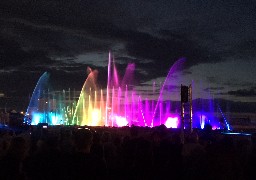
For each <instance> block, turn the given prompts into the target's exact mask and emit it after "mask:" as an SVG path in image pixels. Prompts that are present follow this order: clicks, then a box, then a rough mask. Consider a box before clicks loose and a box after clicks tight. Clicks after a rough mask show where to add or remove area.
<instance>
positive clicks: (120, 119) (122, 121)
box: [115, 116, 128, 127]
mask: <svg viewBox="0 0 256 180" xmlns="http://www.w3.org/2000/svg"><path fill="white" fill-rule="evenodd" d="M115 118H116V124H117V126H118V127H122V126H126V125H127V124H128V121H127V120H126V118H125V117H122V116H116V117H115Z"/></svg>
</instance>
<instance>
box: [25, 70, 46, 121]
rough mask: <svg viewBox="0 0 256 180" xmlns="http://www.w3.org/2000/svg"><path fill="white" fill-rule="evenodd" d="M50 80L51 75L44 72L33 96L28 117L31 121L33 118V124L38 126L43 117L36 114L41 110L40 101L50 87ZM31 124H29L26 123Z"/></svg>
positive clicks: (28, 109)
mask: <svg viewBox="0 0 256 180" xmlns="http://www.w3.org/2000/svg"><path fill="white" fill-rule="evenodd" d="M48 80H49V74H48V73H47V72H44V73H43V74H42V75H41V77H40V78H39V80H38V82H37V84H36V87H35V89H34V91H33V94H32V96H31V99H30V102H29V105H28V108H27V112H26V116H25V117H28V118H29V119H31V118H32V120H31V124H32V125H37V124H38V123H39V122H40V121H41V118H42V117H41V116H39V115H36V112H37V111H38V110H39V99H40V97H41V96H43V91H44V90H45V89H47V86H48ZM25 121H27V118H25ZM26 123H29V122H26Z"/></svg>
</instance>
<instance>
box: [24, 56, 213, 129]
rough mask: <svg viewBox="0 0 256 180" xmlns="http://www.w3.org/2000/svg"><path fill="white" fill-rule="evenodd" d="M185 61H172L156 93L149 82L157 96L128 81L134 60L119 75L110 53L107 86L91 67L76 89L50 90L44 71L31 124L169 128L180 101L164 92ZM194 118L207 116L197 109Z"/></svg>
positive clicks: (204, 119) (205, 120)
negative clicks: (101, 85)
mask: <svg viewBox="0 0 256 180" xmlns="http://www.w3.org/2000/svg"><path fill="white" fill-rule="evenodd" d="M184 63H185V59H179V60H178V61H176V62H175V63H174V65H173V66H172V67H171V68H170V70H169V72H168V74H167V76H166V78H165V80H164V82H163V83H162V84H161V85H160V87H159V92H158V93H157V89H156V83H153V84H152V92H150V93H152V94H158V98H157V99H149V98H148V97H143V96H142V95H140V94H138V91H136V89H135V87H134V86H133V85H132V84H131V82H133V74H134V71H135V64H133V63H131V64H128V65H127V68H126V71H125V74H124V76H123V78H122V79H121V78H120V77H119V74H118V71H117V68H116V65H115V61H114V58H113V57H112V55H111V53H109V59H108V80H107V87H106V89H99V88H98V85H97V76H98V71H97V70H92V69H91V68H90V67H88V68H87V78H86V80H85V83H84V85H83V86H82V89H81V91H80V92H79V93H76V92H73V93H72V92H71V91H70V89H69V90H68V91H65V90H63V91H50V90H49V89H48V83H47V81H48V79H49V74H48V73H44V74H43V75H42V76H41V77H40V79H39V81H38V83H37V85H36V88H35V90H34V92H33V95H32V98H31V100H30V103H29V106H28V110H27V113H26V114H27V117H30V118H31V124H32V125H36V124H38V123H48V124H50V125H58V124H64V125H75V124H76V125H88V126H111V127H112V126H131V125H136V126H148V127H154V126H159V125H161V124H165V125H166V126H167V127H168V128H170V127H172V128H177V127H179V122H180V104H178V105H177V103H176V106H175V105H174V104H175V103H174V102H172V101H171V100H170V99H168V98H167V99H166V96H167V97H171V96H172V93H173V87H174V84H175V83H174V82H172V81H173V78H172V76H173V74H174V73H175V72H177V71H179V70H181V69H182V65H183V64H184ZM71 93H72V94H73V96H71ZM210 103H212V101H211V102H210ZM210 110H213V109H210ZM208 115H209V114H208ZM193 118H194V120H193V126H194V127H198V126H200V127H201V128H203V126H204V124H205V123H208V122H209V118H210V116H209V117H208V116H207V115H206V114H205V113H203V114H202V113H199V112H196V113H195V114H194V115H193ZM211 118H213V117H212V116H211ZM209 123H210V122H209Z"/></svg>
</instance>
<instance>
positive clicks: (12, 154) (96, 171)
mask: <svg viewBox="0 0 256 180" xmlns="http://www.w3.org/2000/svg"><path fill="white" fill-rule="evenodd" d="M255 147H256V146H255V141H254V136H253V135H251V136H231V135H227V134H223V133H220V132H219V131H217V130H215V131H212V130H211V129H210V130H209V129H207V128H205V129H204V130H198V129H194V130H193V132H186V131H185V132H184V134H182V132H180V131H179V129H168V128H166V127H165V126H164V125H161V126H158V127H154V128H149V127H137V126H132V127H122V128H116V127H76V126H56V127H48V128H42V127H38V126H31V127H30V128H29V129H27V130H24V131H20V132H15V131H13V130H11V129H0V179H1V180H5V179H6V180H9V179H10V180H11V179H14V180H16V179H17V180H35V179H36V180H48V179H55V180H56V179H61V180H71V179H72V180H73V179H78V180H80V179H127V180H128V179H140V180H141V179H223V180H224V179H225V180H226V179H255V178H256V175H255V173H254V171H255V168H256V154H255V150H256V148H255Z"/></svg>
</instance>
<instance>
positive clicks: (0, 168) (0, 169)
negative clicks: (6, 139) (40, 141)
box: [0, 137, 27, 180]
mask: <svg viewBox="0 0 256 180" xmlns="http://www.w3.org/2000/svg"><path fill="white" fill-rule="evenodd" d="M26 151H27V146H26V141H25V139H24V138H23V137H14V138H13V139H12V140H11V143H10V146H9V148H8V150H7V154H6V155H5V156H4V157H3V158H2V159H1V160H0V179H4V180H23V179H25V176H24V173H23V172H22V163H23V160H24V158H25V155H26Z"/></svg>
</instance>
